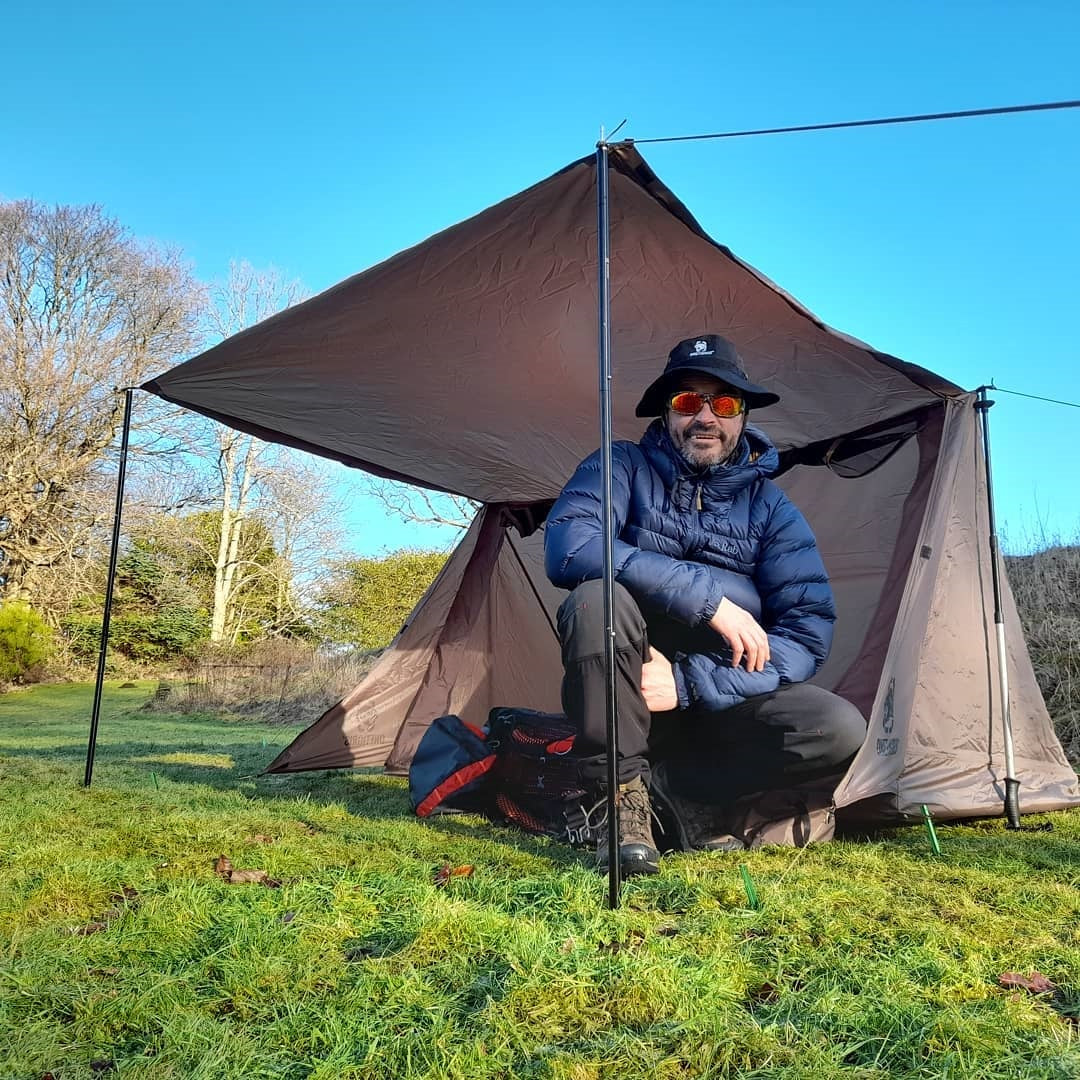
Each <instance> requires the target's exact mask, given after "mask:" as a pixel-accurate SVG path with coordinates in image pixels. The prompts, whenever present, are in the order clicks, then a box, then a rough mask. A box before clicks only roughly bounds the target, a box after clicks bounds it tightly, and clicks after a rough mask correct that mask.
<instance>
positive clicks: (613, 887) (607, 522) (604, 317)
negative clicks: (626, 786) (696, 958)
mask: <svg viewBox="0 0 1080 1080" xmlns="http://www.w3.org/2000/svg"><path fill="white" fill-rule="evenodd" d="M609 230H610V223H609V216H608V144H607V143H606V142H605V141H604V136H603V132H601V135H600V141H599V142H598V143H597V144H596V262H597V266H598V270H599V289H598V293H597V295H598V299H599V319H598V324H599V333H600V340H599V349H600V477H601V491H600V517H601V520H602V522H603V527H604V531H603V536H604V669H605V674H606V675H607V697H606V705H607V819H608V907H609V908H611V909H612V910H614V909H615V908H617V907H618V906H619V886H620V880H619V874H620V870H621V868H620V866H619V728H618V722H617V718H618V701H617V691H616V687H615V531H614V528H613V522H612V519H611V281H610V277H609V266H608V259H609V255H608V251H609V242H610V231H609Z"/></svg>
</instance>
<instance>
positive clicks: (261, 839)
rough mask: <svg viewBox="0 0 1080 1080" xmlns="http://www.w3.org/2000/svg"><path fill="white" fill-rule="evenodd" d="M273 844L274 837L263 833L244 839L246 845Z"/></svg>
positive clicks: (253, 834)
mask: <svg viewBox="0 0 1080 1080" xmlns="http://www.w3.org/2000/svg"><path fill="white" fill-rule="evenodd" d="M273 842H274V838H273V837H272V836H267V835H266V833H261V832H257V833H252V835H251V836H247V837H245V838H244V843H245V844H272V843H273Z"/></svg>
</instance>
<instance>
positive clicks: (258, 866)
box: [0, 685, 1080, 1080]
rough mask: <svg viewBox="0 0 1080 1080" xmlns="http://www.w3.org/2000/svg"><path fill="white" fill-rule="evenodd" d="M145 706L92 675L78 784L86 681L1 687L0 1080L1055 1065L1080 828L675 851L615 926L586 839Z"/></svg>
mask: <svg viewBox="0 0 1080 1080" xmlns="http://www.w3.org/2000/svg"><path fill="white" fill-rule="evenodd" d="M148 693H149V688H148V686H146V685H143V686H139V687H136V688H133V689H126V690H125V689H119V688H117V687H116V686H114V685H110V686H109V687H108V688H107V696H106V700H105V709H104V714H103V717H102V723H101V733H100V743H99V750H98V757H97V764H96V768H95V775H94V784H93V787H92V788H91V789H90V790H84V789H83V788H82V786H81V785H82V775H83V758H84V753H85V738H86V731H87V727H88V717H89V703H90V693H89V690H88V689H87V688H86V687H72V686H64V687H59V686H50V687H41V688H37V689H34V690H32V691H21V692H17V693H12V694H8V695H5V696H3V697H0V1078H2V1080H42V1078H43V1077H48V1076H52V1077H53V1078H54V1080H82V1078H91V1077H110V1076H118V1077H123V1078H131V1080H135V1078H140V1080H142V1078H172V1077H176V1078H181V1077H182V1078H188V1080H211V1078H214V1080H217V1078H225V1077H229V1078H237V1080H239V1078H244V1080H255V1078H263V1077H265V1078H270V1077H274V1078H287V1080H300V1078H312V1080H314V1078H319V1080H330V1078H335V1080H336V1078H345V1080H367V1078H382V1077H387V1078H390V1077H393V1078H420V1077H425V1078H432V1080H435V1078H439V1080H441V1078H462V1080H466V1078H467V1080H481V1078H517V1077H522V1078H530V1080H531V1078H535V1080H540V1078H545V1080H546V1078H550V1080H595V1078H608V1077H610V1078H616V1077H617V1078H619V1080H635V1078H646V1077H648V1078H653V1077H656V1078H661V1080H669V1078H670V1080H676V1078H677V1080H685V1078H688V1077H783V1078H787V1080H796V1078H806V1080H810V1078H813V1080H821V1078H829V1077H846V1078H852V1080H854V1078H858V1080H871V1078H881V1080H884V1078H889V1077H971V1078H978V1080H991V1078H996V1077H1001V1078H1009V1080H1014V1078H1017V1077H1030V1078H1035V1077H1040V1078H1043V1077H1045V1078H1062V1080H1066V1078H1070V1080H1072V1078H1077V1077H1080V1027H1078V1023H1080V845H1078V840H1080V814H1078V813H1070V814H1060V815H1053V817H1052V820H1053V824H1054V831H1053V832H1049V833H1021V834H1009V833H1006V832H1005V831H1004V829H1003V827H1002V823H1001V822H1000V821H993V822H983V823H980V824H978V825H975V826H968V827H963V826H952V827H940V828H939V833H940V836H941V842H942V847H943V854H942V856H941V857H935V856H934V855H933V854H932V853H931V852H930V849H929V846H928V843H927V839H926V836H925V833H924V832H923V830H922V829H921V828H907V829H901V830H897V831H894V832H890V833H886V834H882V835H880V836H877V837H874V838H870V839H864V840H859V841H854V840H851V841H844V842H836V843H833V844H828V845H823V846H820V847H815V848H810V849H807V850H805V851H804V852H802V853H797V852H795V851H792V850H789V849H779V848H776V849H768V850H764V851H759V852H754V853H748V854H747V855H745V856H743V857H741V858H740V857H737V856H735V855H694V856H690V855H680V856H674V857H669V858H667V859H665V861H664V865H663V870H662V872H661V874H659V875H658V876H657V877H655V878H651V879H637V880H634V881H631V882H629V883H628V884H627V885H626V887H625V892H624V906H623V907H622V909H621V910H619V911H617V912H610V911H607V910H606V908H605V895H606V882H605V879H603V878H601V877H599V876H598V875H597V874H596V873H595V872H594V871H593V870H592V869H591V867H590V860H589V858H588V857H587V856H585V855H583V854H578V853H576V852H573V851H570V850H568V849H564V848H561V847H558V846H556V845H553V844H549V843H546V842H542V841H535V840H532V839H530V838H528V837H525V836H522V835H519V834H516V833H513V832H510V831H507V830H504V829H497V828H494V827H491V826H489V825H487V824H485V823H483V822H482V821H480V820H479V819H474V818H468V817H461V818H446V819H441V820H436V821H433V822H430V823H423V822H420V821H418V820H417V819H415V818H414V817H411V816H410V814H409V808H408V799H407V795H406V792H405V786H404V783H403V782H402V781H400V780H396V779H392V778H388V777H384V776H380V775H378V774H372V773H336V774H329V775H327V774H310V775H299V776H294V777H258V776H257V775H256V774H257V772H258V770H259V768H260V767H261V766H263V765H264V764H266V763H267V762H268V761H269V760H270V759H271V758H272V757H273V756H274V754H275V753H276V752H277V750H278V749H279V748H280V747H282V746H283V745H285V744H286V743H287V742H288V741H289V740H291V738H292V737H293V735H294V734H295V732H296V731H297V730H298V729H297V728H295V727H290V728H284V727H272V726H266V725H256V724H253V723H251V722H241V721H231V722H230V721H227V720H221V719H219V718H215V717H195V718H191V717H186V718H180V717H172V716H162V715H161V714H159V713H148V712H143V711H140V706H141V705H142V704H143V703H144V702H145V701H146V699H147V696H148ZM221 855H225V856H227V857H228V858H229V859H230V860H231V863H232V865H233V867H234V868H236V869H237V870H262V871H265V872H266V874H267V875H269V877H270V878H271V879H273V881H272V883H271V884H270V885H268V884H261V883H258V882H251V883H228V882H227V881H226V880H224V879H223V878H222V877H221V876H219V875H218V874H216V873H215V870H214V863H215V860H217V858H218V857H219V856H221ZM739 862H745V863H746V864H747V866H748V867H749V870H750V872H751V874H752V875H753V879H754V881H755V882H756V884H757V888H758V891H759V893H760V895H761V901H762V906H761V908H760V910H756V911H755V910H751V909H750V908H749V907H748V906H747V900H746V895H745V892H744V890H743V886H742V883H741V880H740V878H739V873H738V865H739ZM443 866H449V867H451V868H463V867H472V868H473V870H472V873H471V874H464V873H462V874H457V875H454V876H451V877H449V879H448V880H446V881H445V883H444V884H443V885H441V886H440V885H437V884H436V881H435V876H436V871H437V870H438V869H439V868H440V867H443ZM254 876H257V875H254ZM273 883H277V887H273ZM1007 971H1013V972H1020V973H1023V974H1025V975H1030V974H1031V973H1032V972H1035V971H1037V972H1039V973H1041V974H1042V975H1044V976H1046V977H1047V978H1049V979H1050V980H1051V981H1052V982H1053V983H1054V984H1056V986H1057V988H1058V989H1057V990H1056V991H1048V992H1046V993H1041V994H1038V993H1030V992H1027V991H1024V990H1016V989H1006V988H1002V987H1001V986H999V985H998V978H999V976H1000V975H1001V974H1002V973H1004V972H1007Z"/></svg>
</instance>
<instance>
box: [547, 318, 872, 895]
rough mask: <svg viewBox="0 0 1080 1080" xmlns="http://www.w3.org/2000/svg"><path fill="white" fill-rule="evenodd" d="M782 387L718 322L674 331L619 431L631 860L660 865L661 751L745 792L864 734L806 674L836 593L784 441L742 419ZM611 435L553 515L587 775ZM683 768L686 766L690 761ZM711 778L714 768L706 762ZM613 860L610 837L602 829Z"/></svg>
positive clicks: (832, 765) (801, 772)
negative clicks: (604, 472) (796, 500)
mask: <svg viewBox="0 0 1080 1080" xmlns="http://www.w3.org/2000/svg"><path fill="white" fill-rule="evenodd" d="M777 401H779V397H778V396H777V395H776V394H773V393H771V392H769V391H768V390H766V389H764V388H763V387H761V386H758V385H756V384H755V383H752V382H750V380H749V378H748V377H747V375H746V372H745V371H744V370H743V366H742V363H741V362H740V360H739V357H738V355H737V353H736V351H735V348H734V346H732V344H731V343H730V342H729V341H727V340H725V339H724V338H722V337H720V336H718V335H716V334H702V335H701V336H699V337H696V338H688V339H687V340H685V341H681V342H679V344H678V345H676V346H675V348H674V349H673V350H672V352H671V354H670V358H669V360H668V363H667V366H666V367H665V369H664V372H663V374H662V375H661V376H660V377H659V378H658V379H656V380H655V381H654V382H653V383H652V385H651V386H650V387H649V388H648V389H647V390H646V391H645V394H644V396H643V397H642V399H641V401H640V402H639V404H638V407H637V415H638V416H642V417H658V419H656V420H654V421H653V422H652V423H651V424H650V425H649V427H648V429H647V430H646V432H645V434H644V436H643V437H642V439H641V441H640V442H639V443H636V444H635V443H631V442H616V443H614V444H613V446H612V497H613V502H612V512H613V515H614V529H615V559H614V572H615V612H614V631H615V664H616V679H617V686H618V717H617V724H618V732H619V762H618V776H619V786H620V798H619V835H620V847H619V861H620V866H621V869H622V873H623V874H624V875H630V874H643V873H646V874H647V873H655V872H656V871H657V869H658V865H659V853H658V851H657V848H656V841H655V839H654V836H653V831H652V821H651V818H652V808H651V804H650V800H649V790H648V784H649V780H650V763H652V764H656V763H657V762H659V761H661V760H663V759H664V756H665V754H666V753H668V752H670V753H673V754H675V755H676V756H677V757H678V758H679V759H680V760H681V761H682V762H684V763H685V762H686V761H687V760H691V761H693V760H695V759H696V760H697V761H698V762H700V763H702V764H703V765H704V766H705V768H704V769H702V770H699V776H698V783H699V785H701V784H702V783H703V784H704V786H705V787H706V788H707V790H706V791H705V792H704V795H703V794H702V792H701V791H698V792H697V793H696V797H697V798H702V799H703V801H711V802H713V803H715V804H717V805H726V804H728V803H730V802H733V801H734V799H736V798H737V797H738V796H739V795H742V794H746V793H749V792H753V791H759V790H766V789H769V788H775V787H780V786H783V785H784V784H789V783H795V782H798V781H799V780H801V779H804V778H807V777H809V776H814V775H820V774H823V773H827V772H829V771H835V770H836V769H837V768H838V767H839V766H841V765H843V763H845V762H846V761H848V760H849V759H850V758H851V757H852V756H853V755H854V753H855V751H856V750H857V749H858V748H859V746H860V745H861V743H862V740H863V737H864V734H865V731H866V723H865V721H864V720H863V718H862V716H861V715H860V714H859V712H858V710H857V709H855V707H854V706H852V705H851V704H850V703H849V702H847V701H845V700H844V699H843V698H840V697H838V696H837V695H835V694H832V693H829V692H828V691H827V690H822V689H821V688H820V687H816V686H810V685H806V680H807V679H809V678H810V677H811V676H813V675H814V673H815V672H816V671H817V670H818V669H819V668H820V667H821V665H822V664H823V663H824V662H825V658H826V657H827V656H828V652H829V646H830V644H831V642H832V632H833V623H834V621H835V618H836V611H835V607H834V605H833V597H832V590H831V588H830V587H829V580H828V577H827V575H826V572H825V567H824V564H823V563H822V561H821V556H820V555H819V553H818V550H817V543H816V541H815V539H814V535H813V533H812V532H811V531H810V527H809V525H808V524H807V523H806V519H805V518H804V517H803V516H802V514H801V513H800V512H799V510H798V509H797V508H796V507H795V505H794V504H793V503H792V502H791V501H790V500H789V499H788V497H787V496H786V495H785V494H784V492H783V491H782V490H781V489H780V488H779V487H778V486H777V485H776V484H774V483H773V482H772V481H771V480H770V479H769V477H770V476H771V475H772V474H773V473H774V472H775V471H776V468H777V466H778V464H779V458H778V455H777V451H776V448H775V447H774V446H773V445H772V443H770V442H769V440H768V439H767V438H766V436H765V435H764V434H763V433H762V432H760V431H758V430H757V429H756V428H753V427H749V426H747V416H748V413H749V410H750V409H751V408H764V407H765V406H768V405H773V404H775V403H776V402H777ZM600 492H601V475H600V454H599V451H598V452H596V453H594V454H592V455H591V456H590V457H588V458H586V459H585V461H583V462H582V463H581V465H579V466H578V468H577V470H576V471H575V473H574V475H573V476H572V477H571V478H570V481H569V482H568V483H567V485H566V487H565V488H564V489H563V491H562V494H561V495H560V496H559V499H558V501H557V502H556V503H555V505H554V507H553V508H552V510H551V513H550V514H549V515H548V519H547V528H546V533H545V540H544V544H545V561H546V569H547V574H548V577H550V578H551V580H552V582H554V584H555V585H558V586H560V587H562V588H566V589H571V590H572V592H571V593H570V595H569V596H568V597H567V598H566V600H564V601H563V603H562V606H561V607H560V608H559V617H558V629H559V637H560V640H561V642H562V659H563V671H564V675H563V686H562V702H563V709H564V711H565V712H566V714H567V716H568V717H569V719H570V720H571V721H572V722H573V723H574V725H575V726H576V727H577V729H578V730H579V731H580V732H581V741H580V742H579V744H578V745H579V746H580V747H581V748H582V750H583V751H584V753H585V754H586V755H588V757H587V760H586V763H585V775H586V776H588V777H589V778H590V779H593V780H595V781H597V782H600V783H603V782H604V781H605V779H606V776H607V768H606V758H605V752H604V748H605V745H606V726H607V719H606V717H607V713H606V704H605V702H606V698H607V683H606V679H605V675H604V630H605V627H604V607H603V591H602V582H601V580H600V579H601V578H602V576H603V532H602V524H601V499H600ZM684 771H685V769H684ZM702 776H704V777H705V778H706V779H705V780H704V781H703V780H702V779H701V777H702ZM598 854H599V857H600V862H601V865H602V866H605V867H606V859H607V844H606V841H602V842H601V843H600V845H599V847H598Z"/></svg>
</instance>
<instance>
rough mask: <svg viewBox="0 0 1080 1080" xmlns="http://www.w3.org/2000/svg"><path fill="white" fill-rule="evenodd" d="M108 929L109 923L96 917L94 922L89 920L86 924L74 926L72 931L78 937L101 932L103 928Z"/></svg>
mask: <svg viewBox="0 0 1080 1080" xmlns="http://www.w3.org/2000/svg"><path fill="white" fill-rule="evenodd" d="M108 929H109V924H108V923H107V922H102V921H101V920H100V919H95V920H94V921H93V922H88V923H87V924H86V925H85V926H73V927H72V928H71V931H70V932H71V933H72V934H74V935H75V936H76V937H87V936H88V935H89V934H100V933H101V931H102V930H108Z"/></svg>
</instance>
